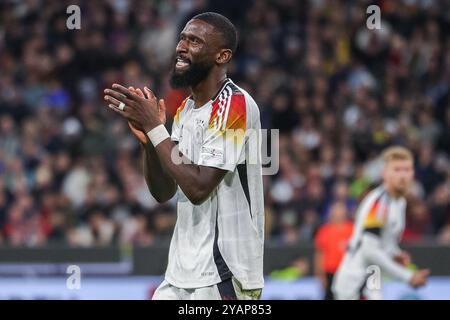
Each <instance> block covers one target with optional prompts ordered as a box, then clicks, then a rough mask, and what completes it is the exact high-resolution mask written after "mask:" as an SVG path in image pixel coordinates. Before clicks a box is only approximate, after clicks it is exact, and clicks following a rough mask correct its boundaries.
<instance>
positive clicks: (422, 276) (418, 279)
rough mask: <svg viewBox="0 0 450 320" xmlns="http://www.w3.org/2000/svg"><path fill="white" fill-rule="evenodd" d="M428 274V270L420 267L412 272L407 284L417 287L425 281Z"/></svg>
mask: <svg viewBox="0 0 450 320" xmlns="http://www.w3.org/2000/svg"><path fill="white" fill-rule="evenodd" d="M429 275H430V270H428V269H422V270H418V271H416V272H414V274H413V276H412V278H411V280H409V285H410V286H411V287H413V288H419V287H422V286H424V285H425V284H426V283H427V280H428V276H429Z"/></svg>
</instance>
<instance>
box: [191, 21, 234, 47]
mask: <svg viewBox="0 0 450 320" xmlns="http://www.w3.org/2000/svg"><path fill="white" fill-rule="evenodd" d="M192 19H198V20H202V21H205V22H206V23H208V24H210V25H212V26H213V27H214V28H215V29H216V30H217V31H219V32H220V33H221V35H222V39H223V42H224V46H225V48H226V49H231V51H232V52H233V53H234V52H235V51H236V48H237V42H238V39H237V30H236V28H235V26H234V25H233V23H232V22H231V21H230V20H229V19H228V18H227V17H225V16H223V15H221V14H219V13H216V12H204V13H200V14H198V15H196V16H195V17H193V18H192Z"/></svg>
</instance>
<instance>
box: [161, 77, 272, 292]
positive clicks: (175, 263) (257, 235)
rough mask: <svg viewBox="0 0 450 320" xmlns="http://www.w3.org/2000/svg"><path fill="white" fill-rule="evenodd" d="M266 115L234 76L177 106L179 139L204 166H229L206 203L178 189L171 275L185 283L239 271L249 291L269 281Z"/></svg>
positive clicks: (190, 285)
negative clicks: (203, 97) (197, 100)
mask: <svg viewBox="0 0 450 320" xmlns="http://www.w3.org/2000/svg"><path fill="white" fill-rule="evenodd" d="M260 129H261V123H260V116H259V109H258V106H257V105H256V103H255V101H254V100H253V98H252V97H251V96H250V95H249V94H248V93H247V92H246V91H245V90H243V89H241V88H240V87H238V86H237V85H235V84H234V83H233V82H232V81H231V80H230V79H227V80H226V81H225V82H224V84H223V86H222V87H221V89H220V90H219V92H218V93H217V95H216V96H215V97H214V98H213V99H211V100H210V101H209V102H208V103H206V104H205V105H203V106H201V107H198V108H195V105H194V101H193V99H192V98H191V97H188V98H186V99H185V100H184V101H183V103H182V104H181V106H180V107H179V108H178V110H177V113H176V115H175V117H174V122H173V126H172V136H171V139H172V140H173V141H178V147H179V150H180V151H181V152H182V153H183V154H184V155H185V156H186V157H187V158H188V159H190V161H192V162H193V163H195V164H197V165H201V166H208V167H216V168H220V169H223V170H227V171H228V172H227V173H226V175H225V177H224V178H223V180H222V181H221V182H220V184H219V185H218V186H217V188H216V189H215V190H213V192H211V194H210V196H209V197H208V198H207V200H206V201H204V202H203V203H202V204H200V205H194V204H192V203H191V202H190V201H189V199H188V198H187V197H186V196H185V194H184V193H183V191H182V190H181V188H179V187H178V191H177V195H178V200H177V222H176V225H175V229H174V233H173V237H172V240H171V244H170V250H169V261H168V266H167V270H166V274H165V279H166V280H167V282H169V283H170V284H172V285H174V286H176V287H179V288H199V287H204V286H210V285H214V284H216V283H219V282H221V281H223V280H225V279H228V278H230V277H231V276H232V275H233V276H234V277H235V278H236V279H237V280H238V281H239V282H240V283H241V284H242V287H243V289H257V288H262V287H263V285H264V280H263V249H264V247H263V244H264V199H263V182H262V167H261V150H260Z"/></svg>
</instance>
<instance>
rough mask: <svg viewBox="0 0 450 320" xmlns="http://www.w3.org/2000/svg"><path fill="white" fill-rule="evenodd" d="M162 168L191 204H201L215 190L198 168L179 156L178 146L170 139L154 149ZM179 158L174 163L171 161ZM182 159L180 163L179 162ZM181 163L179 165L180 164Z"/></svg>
mask: <svg viewBox="0 0 450 320" xmlns="http://www.w3.org/2000/svg"><path fill="white" fill-rule="evenodd" d="M155 149H156V151H157V154H158V156H159V159H160V162H161V163H162V166H163V167H164V169H165V170H166V172H167V173H168V174H169V175H170V176H171V177H172V178H173V179H175V181H176V183H177V184H178V185H179V186H180V188H181V190H183V193H184V194H185V195H186V197H187V198H188V199H189V200H190V201H191V202H192V203H193V204H200V203H202V202H203V201H204V200H205V199H206V198H207V197H208V196H209V194H210V193H211V192H212V191H213V189H214V188H215V185H212V184H211V183H210V182H211V181H210V179H207V178H206V177H204V176H203V175H202V171H201V168H200V166H198V165H196V164H193V163H189V159H187V158H186V157H185V156H182V155H181V156H180V153H179V149H178V146H177V145H175V143H174V142H172V141H171V140H170V139H166V140H164V141H163V142H161V143H160V144H158V145H157V147H156V148H155ZM172 155H174V157H179V159H177V161H175V162H176V163H174V161H173V160H172ZM181 159H182V161H180V160H181ZM180 162H181V163H180Z"/></svg>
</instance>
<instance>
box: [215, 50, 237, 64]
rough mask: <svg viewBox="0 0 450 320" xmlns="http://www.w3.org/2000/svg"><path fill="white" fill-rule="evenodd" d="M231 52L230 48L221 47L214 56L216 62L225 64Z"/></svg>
mask: <svg viewBox="0 0 450 320" xmlns="http://www.w3.org/2000/svg"><path fill="white" fill-rule="evenodd" d="M232 56H233V53H232V52H231V50H230V49H221V50H220V51H219V53H218V54H217V57H216V62H217V63H218V64H226V63H228V62H229V61H230V60H231V57H232Z"/></svg>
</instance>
